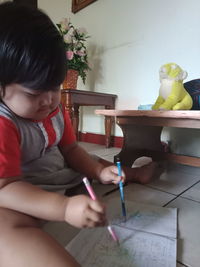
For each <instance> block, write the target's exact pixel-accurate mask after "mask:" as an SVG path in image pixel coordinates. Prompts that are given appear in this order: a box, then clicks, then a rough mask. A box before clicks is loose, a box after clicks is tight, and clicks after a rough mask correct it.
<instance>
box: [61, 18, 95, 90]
mask: <svg viewBox="0 0 200 267" xmlns="http://www.w3.org/2000/svg"><path fill="white" fill-rule="evenodd" d="M56 25H57V27H58V29H59V31H60V33H61V35H62V37H63V41H64V45H65V49H66V58H67V60H66V64H67V69H68V72H67V77H66V78H67V80H69V79H72V80H73V76H74V80H75V79H76V82H77V78H78V76H80V77H81V78H82V80H83V83H84V84H85V80H86V76H87V71H88V70H90V67H89V64H88V55H87V49H86V46H85V42H86V40H87V39H88V38H89V37H90V36H88V33H87V31H86V30H85V28H77V29H76V28H75V27H74V26H73V25H72V23H71V22H70V20H68V19H67V18H63V19H62V20H61V21H60V23H58V24H56ZM66 87H68V88H69V87H70V88H71V89H75V88H73V87H75V85H70V84H65V85H64V89H66Z"/></svg>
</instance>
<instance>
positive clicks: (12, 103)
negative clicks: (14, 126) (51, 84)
mask: <svg viewBox="0 0 200 267" xmlns="http://www.w3.org/2000/svg"><path fill="white" fill-rule="evenodd" d="M1 99H2V100H3V102H4V103H5V104H6V105H7V106H8V107H9V108H10V109H11V110H12V111H13V112H14V113H15V114H17V115H18V116H20V117H22V118H25V119H34V120H42V119H44V118H46V117H47V116H48V115H49V114H50V113H51V112H52V111H54V110H55V109H56V108H57V106H58V105H59V103H60V87H59V86H58V88H55V90H54V91H48V92H42V91H35V90H32V89H28V88H26V87H23V86H21V85H19V84H10V85H8V86H6V88H5V95H4V96H3V97H2V98H1Z"/></svg>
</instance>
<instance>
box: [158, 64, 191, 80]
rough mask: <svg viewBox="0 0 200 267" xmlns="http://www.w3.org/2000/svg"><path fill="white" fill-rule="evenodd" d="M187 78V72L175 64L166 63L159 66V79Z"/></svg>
mask: <svg viewBox="0 0 200 267" xmlns="http://www.w3.org/2000/svg"><path fill="white" fill-rule="evenodd" d="M186 78H187V72H186V71H183V70H182V69H181V68H180V67H179V66H178V65H177V64H175V63H168V64H165V65H163V66H162V67H161V68H160V81H161V80H162V79H170V80H175V81H183V80H184V79H186Z"/></svg>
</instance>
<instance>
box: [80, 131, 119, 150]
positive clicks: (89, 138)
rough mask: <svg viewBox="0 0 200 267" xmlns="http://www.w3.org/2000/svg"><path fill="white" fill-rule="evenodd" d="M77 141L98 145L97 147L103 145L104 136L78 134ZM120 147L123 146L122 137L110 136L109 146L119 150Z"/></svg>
mask: <svg viewBox="0 0 200 267" xmlns="http://www.w3.org/2000/svg"><path fill="white" fill-rule="evenodd" d="M79 141H81V142H87V143H93V144H98V145H105V135H103V134H94V133H82V132H79ZM122 145H123V137H121V136H111V146H112V147H120V148H121V147H122Z"/></svg>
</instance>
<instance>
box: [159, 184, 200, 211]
mask: <svg viewBox="0 0 200 267" xmlns="http://www.w3.org/2000/svg"><path fill="white" fill-rule="evenodd" d="M198 183H199V181H198V182H196V183H194V184H193V185H191V186H190V187H188V188H187V189H185V190H184V191H182V192H181V193H180V194H178V195H177V196H176V197H175V198H174V199H172V200H170V201H168V202H167V203H166V204H165V205H164V206H163V207H166V205H168V204H169V203H171V202H172V201H174V200H175V199H177V198H178V197H180V196H181V195H182V194H184V193H185V192H186V191H187V190H189V189H190V188H192V187H193V186H195V185H196V184H198ZM190 200H191V201H193V200H192V199H190ZM194 202H196V201H194ZM198 203H199V202H198Z"/></svg>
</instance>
